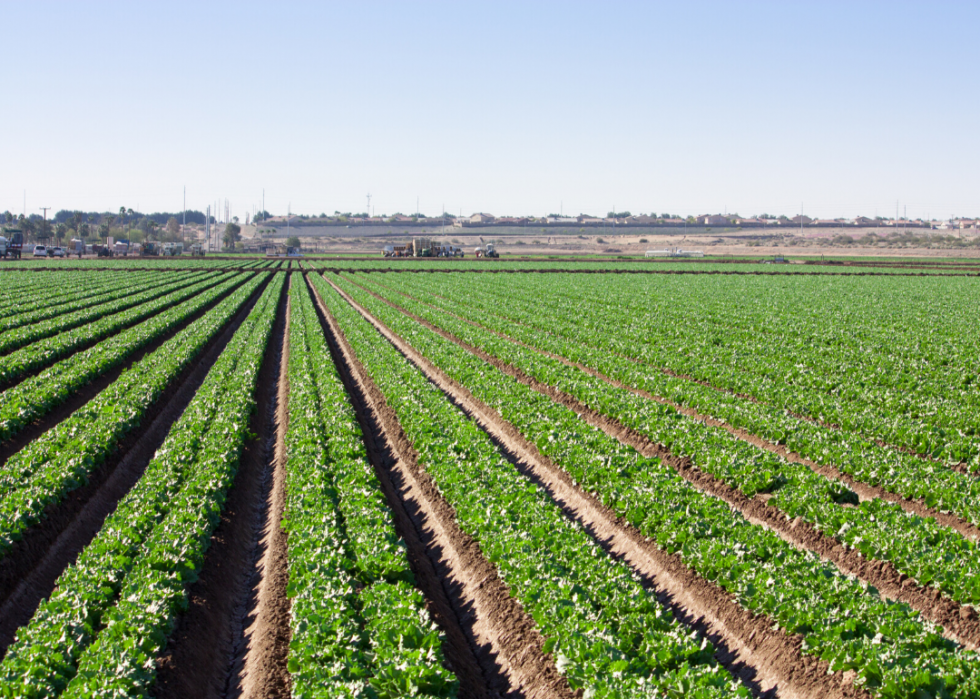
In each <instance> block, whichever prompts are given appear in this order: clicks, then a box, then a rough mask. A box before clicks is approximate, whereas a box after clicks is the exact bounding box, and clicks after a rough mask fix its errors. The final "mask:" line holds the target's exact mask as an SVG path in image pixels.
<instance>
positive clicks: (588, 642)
mask: <svg viewBox="0 0 980 699" xmlns="http://www.w3.org/2000/svg"><path fill="white" fill-rule="evenodd" d="M310 279H311V280H312V282H313V284H314V286H315V287H316V288H317V289H318V290H319V291H320V294H321V296H322V297H323V299H324V301H325V303H326V304H327V306H328V307H329V309H330V311H331V313H332V315H334V317H335V318H336V319H337V322H338V323H339V325H340V327H341V328H342V330H343V332H344V334H345V336H346V337H347V340H348V341H349V342H350V344H351V346H352V348H353V350H354V352H355V354H356V356H357V358H358V359H359V360H360V361H361V363H362V364H363V365H364V366H365V369H366V370H367V372H368V373H369V374H370V375H371V377H372V378H373V380H374V382H375V383H376V384H377V385H378V387H379V389H380V390H381V391H382V393H383V394H384V395H385V397H386V399H387V402H388V405H389V406H391V408H392V409H393V410H394V411H395V413H396V414H397V417H398V420H399V422H400V424H401V426H402V428H403V429H404V431H405V434H406V436H407V437H408V438H409V439H410V440H411V442H412V444H413V445H414V447H415V449H416V450H417V452H418V458H419V465H420V467H421V468H424V469H425V471H426V473H428V474H429V476H430V477H431V478H432V479H433V481H434V483H435V485H436V487H437V488H438V489H439V491H440V492H441V493H442V495H443V497H444V498H445V499H446V501H447V502H448V503H449V504H450V505H451V506H452V507H453V509H454V514H455V516H456V520H457V522H458V524H459V526H460V527H461V528H462V529H463V531H465V532H466V533H468V534H469V535H470V536H472V537H473V538H474V539H476V541H477V542H478V543H479V545H480V548H481V550H482V552H483V555H484V556H486V557H487V558H488V559H489V560H490V561H491V562H492V563H494V564H495V565H496V567H497V571H498V573H499V575H500V577H501V579H502V580H503V581H504V582H505V583H506V584H507V586H508V587H509V589H510V591H511V594H512V595H513V596H514V597H515V598H516V599H517V601H518V602H520V604H521V605H522V606H523V607H524V609H525V610H526V611H527V613H528V614H530V615H531V616H532V617H533V619H534V621H535V622H536V624H537V626H538V628H539V629H540V630H541V633H542V634H543V635H544V636H545V638H546V645H545V650H546V652H549V653H550V654H551V655H552V657H554V658H555V660H556V664H557V667H558V669H559V671H560V672H562V673H563V674H564V675H565V677H566V678H567V679H568V682H569V684H570V685H571V686H572V687H573V688H576V689H582V690H584V691H585V692H586V693H587V695H588V696H594V697H632V696H650V695H656V694H662V693H666V692H671V693H673V694H677V695H686V696H700V697H709V696H732V695H734V696H747V695H748V692H747V691H746V690H745V688H744V687H741V686H739V685H738V683H737V682H735V681H734V680H733V679H732V677H731V676H730V675H728V673H727V672H725V671H724V670H723V669H722V668H721V667H719V666H718V665H717V664H716V663H715V661H714V658H713V649H712V647H711V644H710V643H709V642H708V641H707V640H706V639H702V638H698V637H697V635H696V634H694V633H693V632H692V631H691V630H689V629H687V628H685V627H683V626H681V625H680V624H678V623H677V622H676V621H674V620H673V619H672V618H671V615H670V613H669V612H668V611H667V610H665V609H664V608H663V607H661V606H660V604H659V603H658V602H657V600H656V597H655V596H654V595H653V594H652V593H651V592H648V591H647V590H646V589H644V587H643V586H642V585H641V584H640V582H639V581H638V580H637V579H636V577H635V576H634V575H633V574H632V572H631V571H630V569H629V568H628V567H627V566H626V565H625V564H623V563H621V562H618V561H615V560H613V559H612V558H610V557H609V556H607V555H606V553H605V552H604V551H603V550H602V549H601V548H600V547H599V546H598V544H597V543H596V542H595V541H594V540H593V539H591V537H589V535H588V534H587V533H586V532H585V531H584V529H583V528H582V527H581V526H580V525H579V524H577V523H573V522H572V521H570V520H569V519H567V518H566V517H565V516H564V515H563V513H562V511H561V510H560V509H559V508H558V506H557V505H555V504H554V503H553V502H552V501H551V500H550V499H549V497H548V496H547V494H546V493H545V492H544V490H542V489H541V488H539V487H538V486H536V485H534V484H532V483H530V482H529V481H528V480H527V479H525V478H524V477H523V476H522V475H521V474H520V473H519V472H518V471H517V469H516V468H515V467H514V466H513V465H512V464H511V463H510V462H509V461H508V460H507V459H506V458H505V457H504V456H503V455H502V454H501V453H500V452H499V451H498V450H497V449H496V448H495V446H494V444H493V443H492V442H491V441H490V439H489V437H488V436H487V435H486V434H485V433H484V432H483V431H481V430H480V428H479V427H477V425H476V424H474V423H473V422H472V421H471V420H469V419H468V418H466V416H465V415H464V414H463V413H461V412H460V411H459V410H458V409H456V408H455V407H454V406H453V405H452V404H451V403H449V401H448V400H447V399H446V396H445V395H444V394H443V393H442V392H441V391H440V390H439V389H438V388H436V387H435V386H433V385H432V384H431V383H429V382H428V381H427V380H426V378H425V377H424V376H423V375H422V374H421V373H420V372H419V371H418V370H417V369H415V368H414V367H413V366H411V365H410V364H409V363H408V362H407V361H406V360H405V359H404V357H402V356H401V355H400V354H399V353H398V352H397V351H396V350H395V349H394V348H393V347H392V346H391V345H389V344H388V343H387V342H386V341H385V340H384V339H383V338H382V337H381V336H380V335H379V334H378V333H377V332H376V331H375V330H374V328H372V327H371V326H370V325H369V324H368V323H367V322H366V321H364V320H363V319H362V318H361V317H360V316H359V315H358V314H357V313H356V312H355V311H354V310H353V309H352V308H351V307H350V306H349V305H347V304H346V303H345V302H344V301H343V300H342V299H341V298H340V296H339V295H337V294H336V293H335V292H334V291H333V290H331V289H330V287H329V286H328V285H327V284H326V283H325V282H324V280H323V279H322V278H321V277H319V276H315V275H311V276H310Z"/></svg>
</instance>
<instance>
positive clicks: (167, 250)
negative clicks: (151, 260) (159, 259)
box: [160, 243, 184, 257]
mask: <svg viewBox="0 0 980 699" xmlns="http://www.w3.org/2000/svg"><path fill="white" fill-rule="evenodd" d="M183 252H184V244H183V243H164V244H163V249H162V250H161V251H160V254H161V255H163V256H164V257H177V256H178V255H182V254H183Z"/></svg>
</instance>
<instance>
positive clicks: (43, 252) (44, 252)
mask: <svg viewBox="0 0 980 699" xmlns="http://www.w3.org/2000/svg"><path fill="white" fill-rule="evenodd" d="M47 256H48V249H47V248H46V247H44V246H43V245H35V246H34V257H47Z"/></svg>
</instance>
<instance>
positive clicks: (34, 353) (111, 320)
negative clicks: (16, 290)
mask: <svg viewBox="0 0 980 699" xmlns="http://www.w3.org/2000/svg"><path fill="white" fill-rule="evenodd" d="M227 278H228V277H226V276H221V275H215V276H213V277H208V278H207V279H205V280H203V281H200V282H198V283H196V284H193V285H191V286H189V287H184V288H181V289H178V290H176V291H172V292H170V293H168V294H167V295H166V296H164V297H162V298H156V294H154V292H152V291H150V292H147V293H146V295H147V296H148V297H149V298H145V299H143V303H141V304H140V305H138V306H136V307H133V308H129V309H128V310H125V311H121V312H119V313H114V314H112V315H110V316H106V317H104V318H101V319H100V320H97V321H95V322H93V323H89V324H88V325H86V326H84V327H81V328H74V329H72V330H68V331H66V332H63V333H60V334H58V335H55V336H54V337H48V338H45V339H43V340H39V341H37V342H33V343H31V344H30V345H27V346H26V347H21V348H20V349H19V350H17V351H15V352H11V353H10V354H8V355H6V356H4V357H0V383H2V384H8V385H9V384H10V383H12V382H14V381H18V380H20V379H22V378H24V377H25V376H27V375H29V374H30V373H31V372H33V371H36V370H37V369H39V368H41V367H44V366H47V365H49V364H52V363H54V362H56V361H58V360H59V359H62V358H64V357H66V356H68V355H70V354H71V353H73V352H75V351H76V350H77V349H78V348H79V347H82V346H84V345H86V344H90V343H93V342H98V341H99V340H102V339H104V338H106V337H109V336H110V335H113V334H115V333H117V332H119V331H120V330H122V329H123V328H127V327H129V326H131V325H134V324H135V323H138V322H140V321H141V320H145V319H146V318H151V317H153V316H154V315H156V314H158V313H159V312H160V311H163V310H166V309H167V308H170V307H171V306H174V305H176V304H178V303H180V302H182V301H185V300H187V299H189V298H191V297H192V296H194V295H195V294H198V293H200V292H201V291H203V290H204V289H207V288H208V287H210V286H214V285H215V284H219V283H221V282H222V281H224V280H225V279H227ZM141 295H142V294H141Z"/></svg>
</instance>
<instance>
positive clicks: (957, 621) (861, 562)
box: [362, 292, 980, 650]
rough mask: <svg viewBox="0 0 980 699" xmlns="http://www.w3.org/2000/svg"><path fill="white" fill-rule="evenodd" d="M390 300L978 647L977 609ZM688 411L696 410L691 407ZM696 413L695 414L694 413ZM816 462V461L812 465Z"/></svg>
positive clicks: (762, 442) (758, 521)
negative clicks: (751, 493)
mask: <svg viewBox="0 0 980 699" xmlns="http://www.w3.org/2000/svg"><path fill="white" fill-rule="evenodd" d="M368 293H370V292H368ZM378 298H380V297H378ZM382 300H383V299H382ZM386 303H388V304H389V305H390V306H392V307H393V308H395V309H397V310H399V311H401V312H402V313H405V314H406V315H407V316H409V317H411V318H413V319H414V320H416V321H418V322H419V323H421V324H423V325H425V326H426V327H428V328H430V329H431V330H433V331H435V332H437V333H439V334H440V335H441V336H442V337H445V338H446V339H448V340H450V341H452V342H454V343H456V344H457V345H459V346H460V347H462V348H464V349H466V350H467V351H469V352H471V353H472V354H474V355H476V356H478V357H480V358H481V359H483V360H484V361H487V362H489V363H490V364H493V365H494V366H495V367H497V368H498V369H500V370H501V371H502V372H504V373H506V374H508V375H509V376H512V377H514V378H516V379H518V380H519V381H521V382H522V383H524V384H526V385H528V386H530V387H531V388H533V389H534V390H536V391H538V392H539V393H542V394H544V395H547V396H548V397H550V398H552V399H553V400H555V401H556V402H558V403H561V404H562V405H564V406H566V407H568V408H570V409H571V410H574V411H575V412H576V413H577V414H578V415H579V417H581V418H582V419H583V420H585V421H586V422H588V423H589V424H590V425H593V426H594V427H598V428H600V429H602V430H603V431H604V432H606V433H607V434H608V435H610V436H611V437H614V438H615V439H618V440H619V441H621V442H623V443H624V444H628V445H629V446H631V447H633V448H634V449H636V450H637V451H639V452H640V453H641V454H643V455H644V456H655V457H658V458H660V459H661V460H663V461H664V462H665V463H667V464H669V465H670V466H671V467H672V468H674V469H675V470H676V471H677V472H678V473H679V474H680V475H681V476H682V477H684V478H685V479H686V480H687V481H689V482H690V483H691V484H692V485H694V486H695V487H696V488H698V490H701V491H702V492H705V493H708V494H709V495H712V496H714V497H717V498H720V499H722V500H724V501H725V502H727V503H729V504H730V505H732V507H734V508H735V509H737V510H738V511H739V512H741V513H742V514H743V515H744V516H745V517H746V519H748V520H749V521H750V522H752V523H754V524H758V525H761V526H765V527H767V528H769V529H771V530H772V531H774V532H775V533H776V534H778V535H779V536H780V537H781V538H783V539H784V540H785V541H787V542H789V543H791V544H793V545H794V546H797V547H799V548H802V549H807V550H810V551H813V552H815V553H817V554H818V555H819V556H820V557H821V558H823V559H824V560H827V561H830V562H832V563H834V565H836V566H837V567H838V568H839V569H840V570H842V571H843V572H845V573H848V574H851V575H854V576H856V577H858V578H859V579H861V580H864V581H866V582H868V583H869V584H871V585H873V586H875V587H876V588H878V590H879V592H881V594H882V595H884V596H885V597H888V598H890V599H893V600H898V601H901V602H905V603H906V604H908V605H909V606H910V607H912V608H913V609H916V610H918V611H919V612H920V613H921V614H922V615H923V616H924V617H925V618H927V619H929V620H931V621H934V622H935V623H937V624H939V625H941V626H942V627H943V628H944V633H945V635H946V636H947V637H948V638H951V639H953V640H955V641H957V642H959V643H962V644H963V645H964V646H966V647H968V648H971V649H974V650H975V649H977V648H980V617H978V615H977V613H976V611H975V610H974V609H973V608H972V607H971V606H968V605H961V604H959V603H958V602H955V601H953V600H951V599H949V598H948V597H946V596H944V595H943V594H942V593H940V592H939V591H938V590H936V589H934V588H930V587H924V586H922V585H919V584H918V583H917V582H915V580H913V579H911V578H909V577H908V576H907V575H904V574H902V573H900V572H898V570H896V569H895V567H894V566H893V565H892V564H891V563H889V562H887V561H880V560H877V559H871V560H869V559H867V558H865V557H864V556H863V555H861V554H860V553H859V552H858V551H857V550H855V549H850V550H849V549H847V548H846V547H845V546H843V545H842V544H840V543H838V542H837V541H836V540H834V539H833V538H831V537H829V536H827V535H825V534H822V533H820V532H819V531H818V530H817V529H816V528H815V527H814V526H813V525H812V524H810V523H808V522H804V521H802V520H801V519H800V518H796V519H793V520H790V519H789V518H788V517H787V515H786V514H785V513H783V512H782V511H781V510H780V509H779V508H777V507H775V506H773V505H769V504H767V500H768V498H767V497H765V496H762V495H760V496H756V497H754V498H748V497H746V496H745V495H743V494H742V493H741V492H740V491H738V490H737V489H735V488H733V487H731V486H729V485H727V484H726V483H724V481H722V480H721V479H719V478H716V477H715V476H712V475H710V474H708V473H705V472H703V471H701V470H700V469H698V468H697V467H696V466H694V465H693V464H692V463H691V461H690V459H687V458H681V457H677V456H675V455H673V454H672V453H670V451H669V450H668V449H666V448H665V447H663V446H662V445H660V444H657V443H655V442H652V441H651V440H650V439H649V438H648V437H646V436H644V435H642V434H640V433H639V432H636V431H635V430H633V429H631V428H628V427H625V426H624V425H622V423H620V422H618V421H616V420H614V419H612V418H610V417H607V416H606V415H603V414H601V413H599V412H597V411H595V410H593V409H592V408H589V407H588V406H587V405H585V404H584V403H582V402H581V401H579V400H578V399H576V398H574V397H573V396H571V395H569V394H567V393H564V392H562V391H559V390H557V389H555V388H554V387H552V386H550V385H547V384H543V383H541V382H540V381H537V380H536V379H533V378H531V377H530V376H528V375H526V374H525V373H524V372H523V371H521V370H520V369H518V368H516V367H514V366H513V365H510V364H507V363H505V362H502V361H501V360H499V359H497V358H496V357H493V356H491V355H489V354H488V353H486V352H484V351H483V350H480V349H478V348H475V347H473V346H472V345H469V344H467V343H465V342H463V341H462V340H460V339H459V338H457V337H455V336H454V335H452V334H451V333H448V332H446V331H444V330H442V329H440V328H437V327H436V326H434V325H432V324H431V323H429V322H428V321H425V320H423V319H422V318H419V317H418V316H415V315H413V314H411V313H409V312H408V311H405V310H404V309H401V308H400V307H398V306H397V305H395V304H391V303H389V302H386ZM362 312H363V311H362ZM590 373H591V372H590ZM603 378H604V377H603ZM607 380H608V379H607ZM644 393H645V392H644ZM646 397H648V398H651V399H653V400H660V401H661V402H666V401H663V399H659V398H657V397H655V396H652V395H650V394H646ZM690 412H691V413H693V411H690ZM695 416H697V414H696V413H695ZM697 419H701V420H704V421H706V422H709V423H716V424H718V425H719V426H722V427H727V426H726V425H725V424H724V423H719V422H718V421H716V420H711V419H710V418H707V419H706V418H704V417H703V416H697ZM742 436H743V437H744V438H748V439H749V441H752V442H753V443H758V444H757V446H762V447H763V448H767V447H773V445H771V444H769V443H768V442H765V440H759V439H758V438H757V437H754V436H753V435H749V434H748V433H745V434H744V435H742ZM783 453H784V454H785V453H786V452H785V448H784V449H783ZM797 458H798V457H797ZM814 466H816V465H815V464H814ZM815 470H818V471H821V472H823V471H827V470H832V469H826V468H825V467H819V466H817V467H816V469H815ZM825 475H829V474H825ZM866 487H867V486H866Z"/></svg>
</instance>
